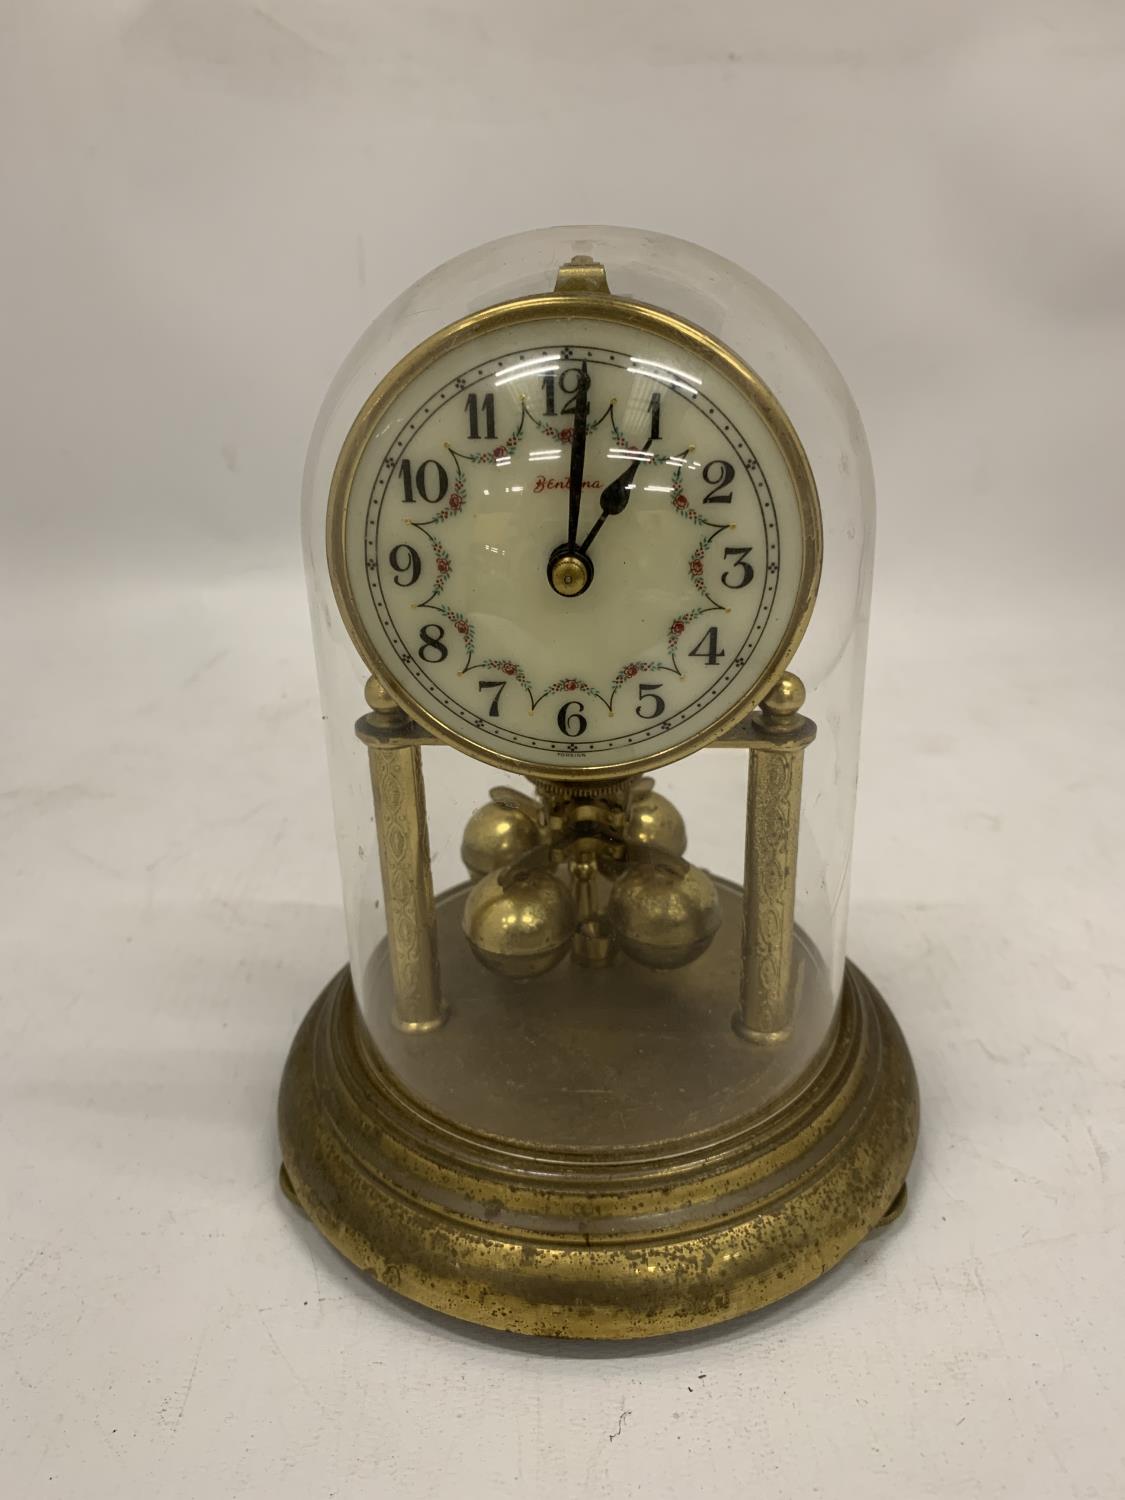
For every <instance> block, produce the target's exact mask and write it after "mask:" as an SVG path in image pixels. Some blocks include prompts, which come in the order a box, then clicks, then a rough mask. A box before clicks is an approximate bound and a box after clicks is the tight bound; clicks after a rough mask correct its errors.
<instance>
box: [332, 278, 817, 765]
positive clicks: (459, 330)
mask: <svg viewBox="0 0 1125 1500" xmlns="http://www.w3.org/2000/svg"><path fill="white" fill-rule="evenodd" d="M548 318H590V319H593V320H596V321H600V322H606V323H613V324H615V325H617V326H621V325H624V326H626V327H629V328H639V329H644V330H646V331H648V332H654V333H658V334H660V335H662V336H663V337H665V338H671V339H676V340H679V341H681V342H684V343H687V344H689V345H690V346H691V348H692V350H693V352H694V353H695V354H696V355H697V357H698V358H699V359H700V360H701V361H702V362H703V363H704V364H706V365H708V366H710V367H711V368H712V369H715V370H718V371H719V372H720V373H721V374H722V375H723V376H724V378H725V379H727V380H729V381H730V382H731V383H732V384H733V385H735V386H736V387H737V388H739V389H740V390H741V391H742V392H743V394H744V395H745V396H746V398H747V399H748V400H749V401H750V403H751V404H752V405H753V406H754V407H755V408H756V409H757V411H758V413H759V415H760V416H761V418H762V420H763V421H764V422H765V424H766V426H767V427H768V428H769V430H770V432H771V434H772V436H773V438H774V440H775V442H776V443H777V445H778V448H779V449H780V451H781V455H782V458H783V459H784V462H785V465H786V468H787V469H788V470H789V475H790V478H791V480H792V482H793V487H794V490H795V492H796V495H797V503H798V507H799V510H800V520H801V535H802V539H803V544H804V545H803V552H802V558H801V577H800V581H799V585H798V591H797V597H796V600H795V601H794V606H793V611H792V613H791V615H790V619H789V623H788V627H787V629H786V633H785V635H784V637H783V638H782V640H781V642H780V644H779V646H778V648H777V650H776V651H775V652H774V653H773V655H772V656H771V657H770V658H769V660H768V662H767V663H766V664H765V666H764V667H763V669H762V671H761V672H760V673H759V674H758V677H757V678H756V679H755V681H754V682H753V684H752V685H751V686H750V687H749V688H748V689H747V690H746V692H745V693H744V694H742V696H741V697H739V698H738V699H737V700H735V701H734V702H733V703H732V705H731V707H730V708H729V709H728V711H727V712H726V713H725V714H723V715H722V717H721V718H719V719H717V720H716V721H715V722H714V723H712V724H710V725H708V726H707V727H706V728H705V729H702V730H699V731H697V732H696V733H695V734H694V735H692V736H690V737H689V738H688V739H686V740H684V741H682V742H681V743H680V744H678V745H676V746H673V747H672V748H671V749H665V750H663V751H656V752H653V753H650V754H648V755H643V756H639V757H636V758H634V759H631V760H624V761H617V762H615V763H613V764H610V765H600V766H583V765H570V764H568V765H566V766H565V768H564V767H563V766H561V765H560V766H559V767H557V768H556V767H554V766H551V765H549V764H545V763H543V762H540V761H529V760H523V759H521V758H520V757H518V756H514V755H505V754H503V753H501V752H499V751H494V750H491V749H489V748H488V747H487V746H482V745H480V744H478V743H477V742H476V741H474V740H472V739H470V738H469V736H467V735H465V734H463V733H461V731H460V730H458V729H455V728H451V727H450V726H449V725H448V724H446V723H444V722H443V721H442V720H441V719H439V718H438V717H437V716H436V715H435V714H433V713H432V712H431V711H430V710H429V709H427V708H425V707H424V706H423V705H422V704H421V703H419V702H418V701H417V700H416V699H415V698H414V697H413V695H412V694H411V693H410V692H409V691H408V690H407V689H406V688H405V687H403V686H402V684H401V683H399V682H398V681H396V679H395V678H394V677H393V676H392V674H391V673H390V672H389V671H388V670H387V669H386V667H385V666H384V664H383V661H382V658H381V657H380V654H379V652H378V651H377V650H376V648H375V645H374V643H373V641H372V640H371V638H370V636H369V634H368V632H367V630H366V629H365V627H364V624H363V620H362V617H361V615H360V613H359V610H358V607H357V605H356V601H355V597H354V595H353V592H352V588H351V584H350V582H349V579H348V573H347V566H346V559H345V537H346V526H347V514H348V505H349V503H350V500H351V492H352V485H353V483H354V480H355V474H356V470H357V468H358V466H359V462H360V459H361V457H362V455H363V453H364V450H365V449H366V446H367V444H368V442H369V441H370V438H371V435H372V433H373V432H374V430H375V428H376V427H377V425H378V423H379V421H380V419H381V417H382V415H383V413H384V412H385V411H386V410H387V408H388V407H389V406H390V405H391V403H392V402H393V401H394V400H395V399H396V398H397V397H398V395H399V394H400V393H401V391H402V390H404V389H405V387H406V386H407V385H408V384H409V383H410V382H411V381H413V380H415V379H416V378H417V377H418V376H419V375H420V374H421V373H422V371H423V370H425V369H426V367H427V366H428V365H431V364H433V363H434V362H435V361H436V360H437V359H438V358H440V357H441V356H443V355H445V354H448V353H449V352H450V351H451V350H454V349H456V348H458V347H460V346H461V345H463V344H467V343H469V342H470V341H471V340H473V339H475V338H478V337H480V336H481V335H482V334H486V333H492V332H495V331H496V330H498V329H503V328H509V327H513V326H515V325H517V324H519V323H534V322H538V321H541V320H544V319H548ZM327 549H328V572H329V576H330V578H331V580H332V590H333V593H334V594H335V596H336V603H337V605H338V607H339V610H340V614H341V616H342V618H343V621H344V625H345V627H346V628H347V631H348V634H349V635H350V636H351V639H352V643H353V644H354V646H355V648H356V650H357V651H358V652H359V655H360V657H361V658H362V660H363V663H364V665H365V666H366V667H367V670H368V671H369V672H371V673H372V674H373V675H374V676H376V677H378V678H379V680H380V681H381V682H382V683H383V685H384V686H385V687H386V689H387V692H388V693H389V694H390V696H391V697H392V698H393V699H394V700H395V702H396V703H398V705H399V706H400V707H401V708H402V709H403V710H404V711H405V712H406V713H408V714H409V715H410V716H411V718H412V719H414V720H415V722H416V723H419V724H421V725H424V726H425V727H426V728H428V729H429V730H430V731H431V732H432V734H433V735H434V737H435V738H436V739H438V740H439V741H441V742H442V743H443V744H446V745H451V746H453V747H454V748H455V749H458V750H462V751H464V752H465V753H466V754H467V755H471V756H473V757H474V758H475V759H477V760H481V761H484V762H485V763H486V764H488V765H492V766H496V767H498V768H499V769H500V770H503V771H508V772H510V773H513V774H515V775H520V776H528V777H538V778H540V779H543V778H549V777H550V776H551V775H552V773H553V772H556V771H557V772H558V773H559V774H560V775H563V776H564V777H565V779H566V780H567V781H571V782H578V781H581V782H604V781H616V780H620V779H621V778H622V777H623V776H631V775H639V774H640V773H642V772H645V771H651V770H654V769H655V768H656V767H658V766H663V765H668V764H670V763H671V762H673V761H677V760H681V759H682V758H683V757H685V756H687V755H690V754H692V752H693V751H695V750H699V749H701V748H702V747H703V746H704V745H707V744H710V743H711V742H712V741H713V740H716V739H718V738H719V737H720V736H721V735H723V734H725V733H726V731H727V730H728V729H730V728H731V727H732V726H733V725H734V724H736V723H738V721H739V720H740V719H742V718H744V717H745V716H746V715H747V714H748V713H749V712H750V711H751V710H752V709H753V708H754V707H755V706H756V705H757V704H758V703H760V702H761V700H762V699H763V698H764V697H765V696H766V694H767V693H768V692H769V691H770V689H771V688H772V687H773V686H774V684H775V683H776V682H777V681H778V679H779V678H780V677H781V675H782V673H783V672H784V671H785V668H786V667H787V666H788V664H789V662H790V660H791V659H792V657H793V653H794V652H795V651H796V649H797V646H798V645H799V644H800V641H801V637H802V636H803V635H804V633H805V629H806V627H807V625H808V622H809V617H810V616H811V614H812V608H813V604H814V602H815V600H816V594H817V588H818V587H819V584H820V572H821V562H822V557H823V530H822V526H821V516H820V501H819V498H818V496H817V490H816V482H815V480H814V478H813V474H812V469H811V467H810V465H809V461H808V458H807V456H806V454H805V450H804V448H803V446H802V444H801V440H800V438H799V437H798V436H797V433H796V431H795V429H794V427H793V425H792V423H791V422H790V421H789V418H788V417H787V416H786V414H785V412H784V410H783V408H782V406H781V404H780V402H779V401H778V400H777V398H776V397H775V396H774V394H773V392H772V391H771V390H770V388H769V387H768V386H767V385H766V384H765V382H764V381H763V380H762V379H761V377H760V376H758V375H757V374H756V373H755V372H754V370H752V369H751V368H750V366H749V365H747V364H746V363H745V362H744V361H743V360H741V359H740V358H739V356H738V355H737V354H735V353H734V351H733V350H731V349H729V348H727V346H726V345H725V344H722V343H720V342H719V340H718V339H716V338H714V337H712V335H711V334H709V333H707V332H706V331H705V330H704V329H702V328H699V327H697V326H696V325H695V324H694V323H689V322H687V321H686V319H684V318H681V317H679V316H678V315H676V314H674V313H671V312H666V311H665V310H663V309H662V308H658V307H652V306H650V305H648V304H647V303H643V302H635V301H632V300H631V299H629V298H625V297H617V296H614V295H612V294H607V293H604V292H601V293H598V292H594V293H589V292H552V293H543V294H541V295H537V296H532V297H521V298H517V299H516V300H514V301H510V302H501V303H498V304H496V305H495V306H492V307H487V308H484V309H483V310H482V311H480V312H475V313H471V314H469V315H468V316H467V317H465V318H461V319H459V320H458V321H457V322H456V323H451V324H449V325H448V326H447V327H445V328H442V329H439V331H438V332H437V333H434V334H431V335H430V337H429V338H427V339H424V340H423V341H422V343H420V344H419V345H418V346H417V347H416V348H415V349H413V350H411V352H410V353H409V354H407V355H406V356H405V357H404V358H403V359H401V360H400V361H399V362H398V364H397V365H395V366H394V368H393V369H392V370H391V371H390V372H389V373H388V374H387V375H385V376H384V377H383V379H382V380H381V381H380V382H379V384H378V385H377V386H376V387H375V389H374V391H372V393H371V395H370V396H369V397H368V398H367V400H366V401H365V402H364V404H363V407H362V408H361V410H360V412H359V415H358V416H357V417H356V419H355V421H354V422H353V423H352V426H351V428H350V430H349V432H348V435H347V437H346V438H345V440H344V444H343V447H342V448H341V450H340V456H339V459H338V460H337V462H336V467H335V470H334V472H333V475H332V483H331V486H330V489H329V495H328V515H327Z"/></svg>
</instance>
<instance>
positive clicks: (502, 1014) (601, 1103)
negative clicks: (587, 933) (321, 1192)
mask: <svg viewBox="0 0 1125 1500" xmlns="http://www.w3.org/2000/svg"><path fill="white" fill-rule="evenodd" d="M714 883H715V888H716V894H717V896H718V899H719V908H720V914H721V923H720V927H719V931H718V932H717V933H716V935H715V938H714V940H713V942H712V943H711V945H710V946H709V948H708V949H707V951H706V952H705V953H704V954H703V955H702V956H701V957H699V958H697V959H696V960H695V962H694V963H691V964H688V965H687V967H686V968H682V969H654V968H652V967H651V966H649V965H648V964H640V963H636V962H634V961H633V960H632V959H631V958H629V957H628V956H626V955H625V954H624V953H618V954H617V956H616V958H615V959H614V960H613V961H612V962H611V963H609V964H606V965H604V966H594V967H591V966H590V965H589V964H588V963H586V962H585V961H584V956H579V955H578V954H577V953H575V952H574V951H573V950H572V951H571V952H570V953H569V954H568V955H566V956H565V957H563V958H562V960H561V961H560V962H559V963H558V964H556V965H555V966H554V967H553V968H551V969H550V970H549V972H546V973H541V974H539V975H538V976H537V977H536V978H534V979H531V980H523V981H515V980H513V979H512V978H511V977H510V976H509V975H507V974H505V973H499V972H497V971H496V970H495V969H493V968H492V967H487V968H486V967H482V965H481V964H480V963H478V962H477V959H476V958H475V957H474V956H473V955H472V954H471V953H470V952H469V951H468V947H467V944H466V942H465V937H464V933H463V926H464V922H465V916H466V913H465V907H466V904H467V902H468V899H469V895H470V888H469V887H466V886H460V887H457V888H455V889H453V890H449V891H443V892H442V893H441V895H440V896H439V897H438V899H437V912H436V917H437V939H438V952H439V955H440V963H441V972H442V985H443V990H444V994H445V999H446V1001H447V1003H448V1006H449V1016H448V1019H447V1021H446V1023H445V1025H444V1027H443V1028H442V1029H441V1031H440V1033H433V1034H431V1035H422V1036H416V1035H412V1034H409V1033H404V1032H403V1031H402V1030H401V1028H399V1027H397V1026H395V1025H394V1024H393V1021H392V1018H391V1016H390V1014H389V1010H390V1007H389V1005H388V1004H387V995H388V991H389V979H390V971H389V957H388V953H387V948H386V945H385V944H380V945H379V947H378V948H377V950H376V952H375V953H374V955H373V956H372V959H371V964H370V967H369V969H368V971H367V972H366V974H365V975H364V979H363V986H362V996H363V1004H364V1019H365V1020H366V1022H367V1025H368V1028H369V1030H370V1032H371V1034H372V1036H373V1038H374V1042H375V1046H376V1047H377V1049H378V1051H379V1053H380V1054H381V1056H382V1057H383V1059H384V1060H385V1062H386V1064H387V1067H388V1068H389V1069H390V1070H391V1071H392V1072H393V1073H394V1075H395V1076H396V1078H397V1079H398V1080H399V1082H400V1083H401V1084H402V1086H403V1087H404V1088H405V1089H407V1090H408V1091H409V1092H410V1093H411V1094H412V1095H413V1097H414V1098H415V1099H416V1100H417V1101H418V1103H419V1104H421V1105H422V1106H423V1107H424V1108H426V1109H431V1110H435V1111H436V1112H437V1113H439V1114H443V1115H449V1116H450V1117H451V1118H453V1119H455V1120H457V1121H458V1123H459V1124H460V1125H462V1126H464V1127H465V1128H466V1129H469V1130H471V1131H474V1132H476V1133H478V1134H480V1135H496V1136H504V1137H506V1138H507V1139H509V1140H512V1141H520V1142H522V1143H524V1144H530V1145H534V1144H536V1143H537V1144H538V1145H547V1146H549V1147H550V1148H551V1149H552V1150H560V1151H571V1150H577V1151H598V1150H601V1149H603V1148H610V1149H613V1148H621V1147H624V1148H627V1149H630V1150H632V1149H642V1148H646V1147H648V1146H650V1145H651V1144H652V1143H653V1142H657V1141H662V1140H667V1139H677V1138H683V1137H686V1136H689V1135H697V1134H701V1133H708V1132H711V1131H715V1130H722V1129H725V1128H727V1127H730V1126H733V1125H734V1124H735V1123H736V1122H737V1121H738V1120H740V1119H743V1118H744V1117H745V1115H746V1113H747V1110H748V1109H750V1108H754V1109H755V1110H759V1111H762V1112H765V1111H767V1110H769V1109H771V1108H774V1107H776V1105H777V1104H778V1103H779V1102H780V1101H782V1100H783V1099H784V1098H785V1096H786V1095H787V1093H788V1091H789V1090H791V1088H792V1086H793V1084H794V1081H795V1080H798V1079H801V1078H803V1077H804V1076H805V1075H806V1074H807V1073H808V1071H809V1069H810V1068H811V1067H813V1066H814V1065H815V1063H816V1062H817V1060H818V1058H819V1057H820V1056H822V1055H823V1051H824V1048H825V1046H826V1045H827V1039H828V1037H829V1035H830V1033H831V1030H832V1010H833V1006H832V995H831V992H830V987H829V982H828V976H827V974H825V972H824V969H823V966H822V964H821V963H820V960H819V958H818V956H817V954H816V952H815V949H814V948H813V945H812V943H811V942H810V941H809V939H808V937H807V936H806V935H805V934H804V933H802V932H800V931H798V934H797V939H796V941H797V945H798V951H799V953H800V955H801V963H800V966H799V977H800V983H801V998H800V1008H801V1015H802V1025H801V1026H799V1027H795V1028H794V1030H793V1034H792V1035H791V1036H790V1037H789V1038H788V1039H786V1040H785V1041H782V1042H779V1043H778V1044H777V1045H775V1046H772V1047H756V1046H753V1045H752V1044H751V1043H749V1042H747V1041H744V1040H743V1039H742V1038H741V1037H739V1036H738V1035H736V1033H735V1031H734V1028H733V1027H732V1025H731V1013H732V1011H733V1010H734V1009H735V1007H736V1005H737V1003H738V983H739V958H740V952H741V942H740V932H741V910H742V902H741V894H742V893H741V888H740V887H739V886H737V885H734V884H733V883H731V882H730V881H726V880H722V879H720V878H718V877H716V878H715V882H714ZM505 967H506V966H505ZM748 1101H749V1102H748Z"/></svg>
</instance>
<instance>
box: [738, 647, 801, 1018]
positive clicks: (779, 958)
mask: <svg viewBox="0 0 1125 1500" xmlns="http://www.w3.org/2000/svg"><path fill="white" fill-rule="evenodd" d="M804 701H805V689H804V685H803V683H802V682H801V679H800V678H799V677H796V676H794V675H793V674H792V673H789V672H787V673H786V674H785V675H784V676H783V677H782V678H781V679H780V681H779V682H778V683H777V684H776V686H775V687H774V688H773V689H772V690H771V692H769V693H768V694H767V695H766V697H765V698H764V699H763V701H762V704H761V707H760V708H759V710H758V712H757V713H756V714H755V715H754V717H753V719H752V721H751V724H750V726H749V727H750V733H749V736H748V738H747V740H746V741H745V743H746V744H747V746H748V748H749V751H750V768H749V780H748V785H747V797H746V872H745V897H744V906H743V919H742V922H743V925H742V986H741V997H740V1001H741V1003H740V1006H739V1010H738V1012H737V1014H736V1016H735V1028H736V1030H737V1031H738V1032H739V1034H740V1035H742V1036H744V1037H746V1038H747V1040H749V1041H752V1042H758V1043H764V1044H767V1045H768V1044H770V1043H774V1042H780V1041H784V1040H785V1038H786V1037H787V1036H788V1035H789V1032H790V1030H791V1028H792V1025H793V1010H794V1004H795V999H796V989H797V976H796V975H795V973H794V964H793V920H794V910H795V906H796V896H797V836H798V830H799V824H800V818H801V776H802V770H803V764H804V756H805V748H806V746H808V745H809V744H811V743H812V741H813V739H814V738H815V737H816V725H815V724H814V723H813V722H812V721H811V720H810V719H806V718H805V717H804V715H803V714H802V713H801V712H800V709H801V705H802V704H803V703H804Z"/></svg>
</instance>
